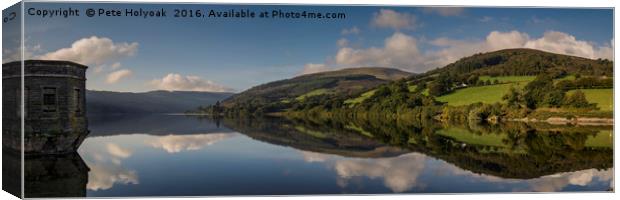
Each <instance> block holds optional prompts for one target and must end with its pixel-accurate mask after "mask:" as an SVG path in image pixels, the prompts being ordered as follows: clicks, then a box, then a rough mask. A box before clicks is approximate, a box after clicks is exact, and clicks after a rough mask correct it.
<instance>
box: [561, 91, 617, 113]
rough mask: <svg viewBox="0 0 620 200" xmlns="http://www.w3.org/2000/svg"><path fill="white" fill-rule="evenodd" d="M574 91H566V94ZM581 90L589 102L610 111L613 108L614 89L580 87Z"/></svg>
mask: <svg viewBox="0 0 620 200" xmlns="http://www.w3.org/2000/svg"><path fill="white" fill-rule="evenodd" d="M574 91H575V90H571V91H568V94H571V93H573V92H574ZM581 91H582V92H583V93H584V94H585V95H586V99H587V100H588V101H589V102H590V103H596V105H597V106H598V107H599V108H600V109H601V110H603V111H612V110H613V109H614V89H582V90H581Z"/></svg>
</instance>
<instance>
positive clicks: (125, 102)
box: [86, 90, 232, 114]
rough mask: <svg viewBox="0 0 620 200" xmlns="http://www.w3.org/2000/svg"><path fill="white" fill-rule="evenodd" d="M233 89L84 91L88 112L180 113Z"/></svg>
mask: <svg viewBox="0 0 620 200" xmlns="http://www.w3.org/2000/svg"><path fill="white" fill-rule="evenodd" d="M230 95H232V93H217V92H189V91H150V92H143V93H132V92H109V91H92V90H89V91H86V99H87V101H86V106H87V107H86V109H87V110H88V114H119V113H124V114H128V113H182V112H185V111H188V110H191V109H195V108H196V107H198V106H201V105H210V104H213V103H215V102H216V101H220V100H223V99H225V98H227V97H229V96H230Z"/></svg>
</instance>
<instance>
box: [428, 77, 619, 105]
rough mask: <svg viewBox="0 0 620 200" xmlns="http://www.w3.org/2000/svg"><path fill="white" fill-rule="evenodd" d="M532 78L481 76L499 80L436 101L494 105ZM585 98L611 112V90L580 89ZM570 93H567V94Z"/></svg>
mask: <svg viewBox="0 0 620 200" xmlns="http://www.w3.org/2000/svg"><path fill="white" fill-rule="evenodd" d="M534 78H535V77H534V76H501V77H490V76H481V77H480V80H484V81H486V80H491V81H494V80H495V79H497V80H499V82H500V83H505V84H497V85H487V86H475V87H468V88H463V89H459V90H456V91H454V92H452V93H450V94H447V95H444V96H440V97H437V100H438V101H441V102H446V103H448V105H452V106H460V105H469V104H472V103H476V102H482V103H489V104H490V103H495V102H501V101H502V96H504V94H505V93H506V92H507V91H508V89H509V88H510V85H513V86H515V87H520V88H523V87H524V86H525V85H526V84H527V83H528V82H530V81H532V80H534ZM563 79H569V80H570V79H574V76H567V77H565V78H563ZM581 91H583V92H584V93H585V95H586V98H587V99H588V101H590V102H591V103H596V104H597V105H598V107H599V108H600V109H601V110H602V111H611V110H613V89H582V90H581ZM571 92H572V91H569V94H570V93H571Z"/></svg>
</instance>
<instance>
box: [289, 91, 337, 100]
mask: <svg viewBox="0 0 620 200" xmlns="http://www.w3.org/2000/svg"><path fill="white" fill-rule="evenodd" d="M328 92H329V91H328V90H327V89H325V88H321V89H316V90H312V91H310V92H308V93H306V94H304V95H301V96H298V97H297V98H295V100H297V101H303V100H305V99H306V98H308V97H311V96H318V95H322V94H327V93H328Z"/></svg>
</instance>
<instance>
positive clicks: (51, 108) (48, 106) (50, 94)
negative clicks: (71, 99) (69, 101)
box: [43, 87, 57, 112]
mask: <svg viewBox="0 0 620 200" xmlns="http://www.w3.org/2000/svg"><path fill="white" fill-rule="evenodd" d="M56 101H57V99H56V88H53V87H44V88H43V111H45V112H55V111H56Z"/></svg>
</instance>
